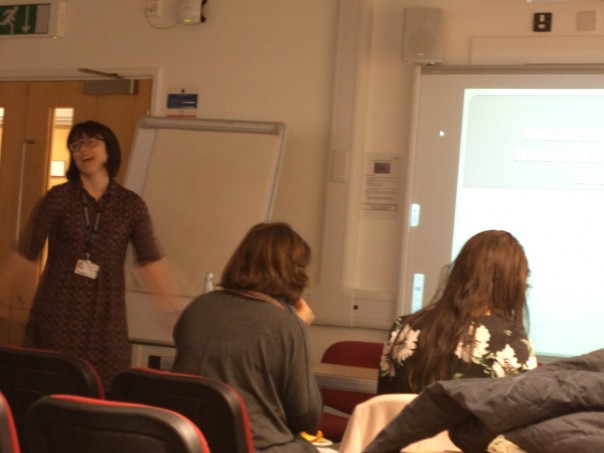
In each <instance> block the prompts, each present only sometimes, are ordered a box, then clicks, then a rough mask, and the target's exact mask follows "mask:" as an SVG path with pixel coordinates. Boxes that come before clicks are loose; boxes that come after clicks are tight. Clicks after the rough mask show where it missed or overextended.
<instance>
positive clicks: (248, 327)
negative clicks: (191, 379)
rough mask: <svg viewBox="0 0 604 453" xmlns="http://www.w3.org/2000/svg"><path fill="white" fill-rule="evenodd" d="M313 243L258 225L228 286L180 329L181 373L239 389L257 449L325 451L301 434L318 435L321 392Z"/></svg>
mask: <svg viewBox="0 0 604 453" xmlns="http://www.w3.org/2000/svg"><path fill="white" fill-rule="evenodd" d="M309 262H310V248H309V247H308V245H307V244H306V242H305V241H304V240H303V239H302V238H301V237H300V236H299V235H298V234H297V233H296V232H295V231H294V230H292V228H291V227H290V226H289V225H287V224H285V223H281V222H276V223H260V224H258V225H256V226H254V227H252V228H251V229H250V231H249V232H248V233H247V235H246V236H245V238H244V239H243V240H242V242H241V243H240V244H239V246H238V247H237V249H236V250H235V252H234V253H233V255H232V256H231V258H230V260H229V261H228V263H227V265H226V266H225V268H224V270H223V272H222V277H221V281H220V285H221V286H222V288H223V290H220V291H212V292H210V293H207V294H203V295H201V296H200V297H198V298H196V299H195V300H193V301H192V302H191V303H190V304H189V306H188V307H187V308H186V309H185V311H184V312H183V313H182V315H181V317H180V319H179V320H178V322H177V324H176V327H175V328H174V343H175V345H176V359H175V361H174V367H173V370H174V371H177V372H181V373H190V374H201V375H203V376H206V377H210V378H214V379H218V380H220V381H223V382H226V383H227V384H229V385H231V386H232V387H234V388H235V389H236V390H237V391H238V392H239V394H240V395H241V397H242V398H243V400H244V402H245V406H246V409H247V412H248V415H249V419H250V425H251V427H252V436H253V441H254V451H257V452H263V453H269V452H270V453H303V452H316V451H317V449H316V448H315V447H314V446H313V445H312V444H311V443H309V442H308V441H306V440H304V439H303V438H302V437H301V436H300V432H302V431H306V432H316V425H317V423H318V421H319V416H320V414H321V395H320V393H319V388H318V386H317V383H316V381H315V378H314V376H313V374H312V371H311V368H310V354H309V351H308V344H307V340H306V325H308V324H310V323H312V322H313V320H314V314H313V312H312V310H311V309H310V308H309V306H308V305H307V304H306V302H305V301H304V299H303V298H302V291H303V290H304V288H305V287H306V286H307V285H308V277H307V275H306V267H307V266H308V264H309Z"/></svg>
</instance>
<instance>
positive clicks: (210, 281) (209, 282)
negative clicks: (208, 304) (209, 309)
mask: <svg viewBox="0 0 604 453" xmlns="http://www.w3.org/2000/svg"><path fill="white" fill-rule="evenodd" d="M210 291H214V272H207V273H206V278H205V281H204V284H203V292H204V294H205V293H209V292H210Z"/></svg>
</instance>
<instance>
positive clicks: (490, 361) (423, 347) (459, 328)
mask: <svg viewBox="0 0 604 453" xmlns="http://www.w3.org/2000/svg"><path fill="white" fill-rule="evenodd" d="M528 273H529V269H528V263H527V259H526V256H525V254H524V250H523V248H522V246H521V245H520V243H519V242H518V241H517V240H516V238H515V237H514V236H512V235H511V234H510V233H508V232H506V231H499V230H489V231H483V232H481V233H478V234H476V235H475V236H473V237H472V238H470V239H469V240H468V241H467V242H466V244H465V245H464V246H463V248H462V249H461V251H460V252H459V255H458V256H457V258H456V259H455V261H454V262H453V263H452V264H451V266H450V269H449V272H448V275H447V276H446V278H445V281H444V287H443V289H442V291H439V292H438V293H437V295H436V297H435V300H434V301H433V302H432V303H431V304H430V305H428V306H426V307H424V308H423V309H421V310H419V311H418V312H416V313H414V314H412V315H407V316H400V317H399V318H397V320H396V321H395V323H394V326H393V327H392V330H391V332H390V335H389V338H388V340H387V341H386V344H385V345H384V353H383V355H382V361H381V364H380V374H379V380H378V393H419V392H421V391H422V390H423V389H424V388H425V387H427V386H428V385H430V384H431V383H433V382H436V381H439V380H448V379H457V378H463V377H501V376H507V375H512V374H517V373H521V372H523V371H527V370H530V369H532V368H535V367H536V366H537V359H536V356H535V353H534V351H533V348H532V347H531V344H530V342H529V340H528V338H527V335H526V332H525V329H524V317H525V309H526V290H527V278H528Z"/></svg>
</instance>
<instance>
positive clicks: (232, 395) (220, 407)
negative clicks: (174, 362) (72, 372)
mask: <svg viewBox="0 0 604 453" xmlns="http://www.w3.org/2000/svg"><path fill="white" fill-rule="evenodd" d="M109 397H110V398H111V399H113V400H117V401H130V402H136V403H143V404H149V405H152V406H159V407H164V408H167V409H171V410H173V411H176V412H179V413H181V414H183V415H185V416H186V417H188V418H189V419H190V420H191V421H192V422H193V423H195V424H196V425H197V426H198V427H199V429H200V430H201V431H202V432H203V433H204V436H205V437H206V439H207V441H208V445H209V446H210V449H211V450H212V453H252V452H253V451H254V447H253V442H252V434H251V429H250V423H249V419H248V415H247V411H246V409H245V405H244V403H243V400H242V399H241V397H240V395H239V394H238V393H237V392H236V391H235V389H233V388H232V387H230V386H229V385H227V384H225V383H223V382H220V381H217V380H215V379H209V378H205V377H202V376H197V375H189V374H182V373H173V372H169V371H160V370H153V369H149V368H133V369H130V370H128V371H125V372H122V373H120V374H118V375H117V376H116V377H115V379H114V381H113V383H112V385H111V392H110V394H109Z"/></svg>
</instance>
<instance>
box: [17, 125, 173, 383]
mask: <svg viewBox="0 0 604 453" xmlns="http://www.w3.org/2000/svg"><path fill="white" fill-rule="evenodd" d="M67 147H68V148H69V151H70V155H71V159H70V164H69V169H68V171H67V179H68V182H66V183H65V184H61V185H59V186H56V187H53V188H52V189H50V190H49V191H48V192H47V194H46V195H45V196H44V198H43V199H42V200H41V201H40V203H39V204H38V205H37V207H36V209H35V210H34V212H33V214H32V216H31V217H30V220H29V223H28V227H27V229H26V232H25V234H24V235H23V236H22V238H21V240H20V241H19V244H18V248H17V254H15V257H14V258H15V260H14V261H13V266H14V267H18V266H21V267H24V266H29V267H30V268H31V267H32V266H33V265H35V261H36V260H37V258H38V257H39V256H40V254H41V252H42V249H43V247H44V244H45V242H46V239H47V238H48V259H47V262H46V266H45V268H44V272H43V274H42V277H41V280H40V284H39V286H38V288H37V291H36V295H35V297H34V301H33V305H32V309H31V313H30V317H29V321H28V324H27V326H26V332H25V338H24V346H28V347H36V348H44V349H52V350H58V351H63V352H66V353H70V354H74V355H77V356H80V357H81V358H84V359H86V360H88V361H89V362H91V364H92V365H93V366H94V367H95V368H96V369H97V371H98V372H99V374H100V375H101V378H102V380H103V383H104V384H105V386H106V388H108V387H109V385H110V383H111V380H112V379H113V377H114V376H115V375H116V374H117V373H119V372H120V371H122V370H125V369H127V368H128V367H130V364H131V362H130V344H129V341H128V333H127V322H126V306H125V278H124V264H125V258H126V249H127V246H128V244H129V243H132V245H133V246H134V250H135V252H136V258H137V260H138V263H139V264H140V265H141V270H142V271H143V272H144V273H145V274H147V277H148V278H147V279H148V280H149V282H150V284H151V285H152V289H153V290H154V291H155V292H158V293H161V294H162V295H164V296H166V297H167V296H168V295H169V294H170V291H169V286H168V275H167V272H166V268H165V265H164V264H163V260H161V257H162V256H161V254H160V251H159V249H158V246H157V243H156V240H155V237H154V234H153V229H152V226H151V220H150V216H149V213H148V210H147V207H146V206H145V203H144V201H143V200H142V198H140V197H139V196H138V195H137V194H135V193H134V192H132V191H130V190H128V189H126V188H124V187H122V186H121V185H119V184H118V183H117V182H116V181H115V176H116V174H117V171H118V169H119V167H120V160H121V153H120V146H119V143H118V141H117V138H116V136H115V135H114V133H113V132H112V131H111V130H110V129H109V128H108V127H107V126H105V125H103V124H100V123H97V122H94V121H87V122H84V123H79V124H76V125H74V126H73V128H72V129H71V131H70V133H69V136H68V138H67Z"/></svg>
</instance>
